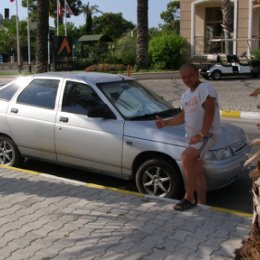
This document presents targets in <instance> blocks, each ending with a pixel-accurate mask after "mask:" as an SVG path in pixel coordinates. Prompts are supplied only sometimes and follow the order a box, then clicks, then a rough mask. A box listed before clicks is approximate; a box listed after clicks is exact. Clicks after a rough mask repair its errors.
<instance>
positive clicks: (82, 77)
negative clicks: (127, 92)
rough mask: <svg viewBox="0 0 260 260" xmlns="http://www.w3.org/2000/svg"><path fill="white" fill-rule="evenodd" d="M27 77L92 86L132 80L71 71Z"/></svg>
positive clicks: (124, 77) (122, 76)
mask: <svg viewBox="0 0 260 260" xmlns="http://www.w3.org/2000/svg"><path fill="white" fill-rule="evenodd" d="M29 77H32V78H39V77H41V78H66V79H70V80H77V81H84V82H90V83H93V84H97V83H103V82H114V81H122V80H127V79H128V80H131V79H133V78H131V77H128V76H124V75H121V74H111V73H102V72H84V71H82V72H73V71H69V72H68V71H59V72H46V73H40V74H34V75H31V76H29Z"/></svg>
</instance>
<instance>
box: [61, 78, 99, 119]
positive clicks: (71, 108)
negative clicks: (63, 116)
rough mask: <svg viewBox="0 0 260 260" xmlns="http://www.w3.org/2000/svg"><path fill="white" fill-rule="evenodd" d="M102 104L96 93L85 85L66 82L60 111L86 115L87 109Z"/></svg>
mask: <svg viewBox="0 0 260 260" xmlns="http://www.w3.org/2000/svg"><path fill="white" fill-rule="evenodd" d="M102 104H104V102H103V101H102V100H101V99H100V97H99V96H98V95H97V94H96V92H95V91H94V90H93V89H92V88H91V87H89V86H88V85H86V84H83V83H79V82H73V81H67V83H66V86H65V91H64V95H63V102H62V111H63V112H69V113H76V114H84V115H86V114H87V112H88V110H89V108H94V107H97V106H98V105H102Z"/></svg>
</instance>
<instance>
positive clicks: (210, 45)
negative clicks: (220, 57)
mask: <svg viewBox="0 0 260 260" xmlns="http://www.w3.org/2000/svg"><path fill="white" fill-rule="evenodd" d="M194 39H195V41H194V54H195V55H203V54H216V53H225V39H223V38H213V39H209V38H207V37H203V36H195V38H194ZM235 41H237V46H238V44H239V46H243V48H244V50H246V49H247V48H248V47H249V46H250V43H251V47H250V50H251V53H252V52H253V51H255V50H258V49H260V37H253V38H252V39H250V40H247V39H236V40H235ZM232 42H233V41H232V40H229V43H230V45H231V46H230V51H231V52H232V53H233V44H232Z"/></svg>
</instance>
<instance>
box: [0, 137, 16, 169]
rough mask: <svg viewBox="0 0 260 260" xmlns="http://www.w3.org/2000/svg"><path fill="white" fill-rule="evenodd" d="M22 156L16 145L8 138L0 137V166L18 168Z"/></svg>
mask: <svg viewBox="0 0 260 260" xmlns="http://www.w3.org/2000/svg"><path fill="white" fill-rule="evenodd" d="M20 162H21V155H20V153H19V151H18V149H17V146H16V145H15V143H14V142H13V141H12V140H11V139H10V138H9V137H6V136H0V164H4V165H8V166H18V165H19V163H20Z"/></svg>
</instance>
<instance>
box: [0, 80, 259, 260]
mask: <svg viewBox="0 0 260 260" xmlns="http://www.w3.org/2000/svg"><path fill="white" fill-rule="evenodd" d="M138 80H140V81H141V82H142V84H144V85H145V86H148V85H149V88H151V89H153V90H155V92H157V93H158V94H160V95H162V96H164V97H165V99H167V100H169V101H171V102H173V103H174V104H175V105H176V106H178V105H179V104H178V102H179V101H178V100H179V97H180V95H181V94H182V93H183V91H184V90H185V86H183V85H182V83H181V81H180V79H178V78H177V76H176V78H175V77H173V78H167V79H153V80H151V79H140V78H139V79H138ZM0 81H1V79H0ZM213 83H214V86H215V87H216V88H217V91H218V93H219V97H220V105H221V109H222V111H225V112H227V111H232V112H231V115H232V116H234V115H235V116H237V113H239V115H241V112H250V113H251V114H249V115H250V116H252V115H254V116H258V109H257V108H256V106H257V105H258V103H259V99H257V98H252V97H249V94H250V93H251V92H253V90H254V89H255V88H257V87H260V84H259V79H250V80H244V79H241V80H227V81H219V82H215V81H214V82H213ZM234 111H235V112H236V113H234ZM232 113H233V114H232ZM252 113H253V114H252ZM257 118H258V117H257ZM173 203H175V201H174V200H170V199H158V198H155V197H151V196H144V195H142V194H138V193H132V192H126V191H120V190H117V189H111V188H106V187H104V186H98V185H92V184H87V183H83V182H77V181H72V180H67V179H63V178H59V177H54V176H51V175H46V174H40V173H36V172H31V171H26V170H21V169H16V168H11V167H4V166H2V167H1V166H0V208H1V211H0V232H1V237H0V259H8V260H12V259H14V260H22V259H26V260H32V259H33V260H47V259H53V260H74V259H75V260H80V259H84V260H100V259H105V260H110V259H111V260H112V259H113V260H175V259H176V260H182V259H187V260H227V259H234V250H235V249H237V248H240V247H241V246H242V240H243V239H246V238H247V236H248V233H249V231H250V226H251V220H252V216H251V215H246V214H242V213H239V212H232V211H227V210H225V209H219V208H214V207H208V206H202V205H198V206H197V207H195V208H193V209H190V210H188V211H185V212H178V211H175V210H173V208H172V206H173Z"/></svg>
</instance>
